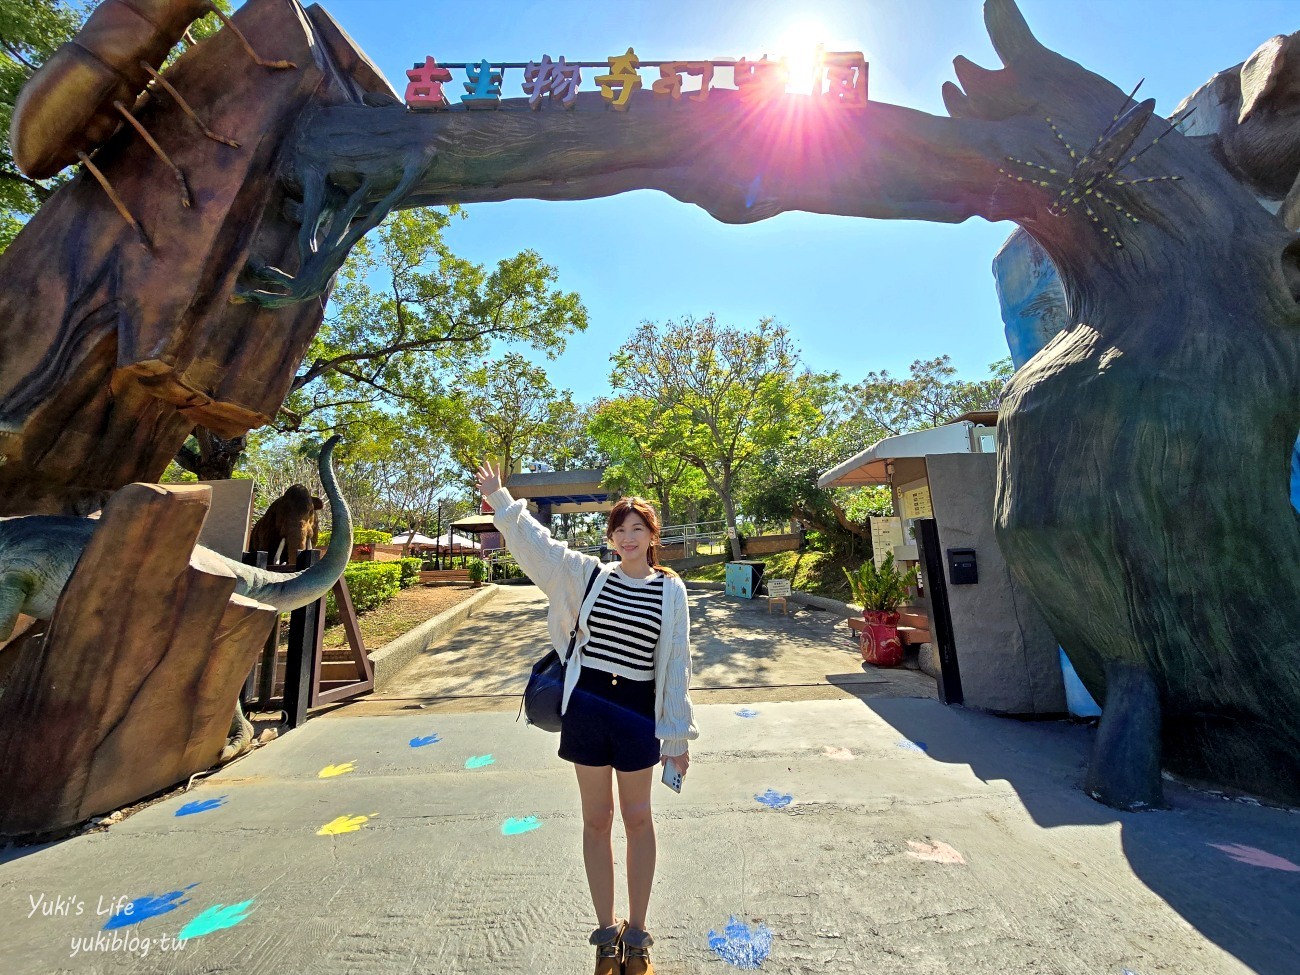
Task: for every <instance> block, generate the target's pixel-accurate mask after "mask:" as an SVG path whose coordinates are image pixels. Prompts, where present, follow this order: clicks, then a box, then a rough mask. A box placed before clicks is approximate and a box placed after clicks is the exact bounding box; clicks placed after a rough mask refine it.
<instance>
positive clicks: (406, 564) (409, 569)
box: [398, 558, 424, 589]
mask: <svg viewBox="0 0 1300 975" xmlns="http://www.w3.org/2000/svg"><path fill="white" fill-rule="evenodd" d="M398 565H400V566H401V567H402V578H401V586H402V588H403V589H406V588H409V587H410V586H413V585H415V584H416V583H417V582H419V581H420V567H421V566H423V565H424V560H423V559H415V558H411V559H402V560H401V561H400V562H398Z"/></svg>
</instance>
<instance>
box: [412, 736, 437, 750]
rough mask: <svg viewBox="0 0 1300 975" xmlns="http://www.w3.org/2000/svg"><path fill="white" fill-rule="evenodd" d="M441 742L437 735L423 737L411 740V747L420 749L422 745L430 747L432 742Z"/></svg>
mask: <svg viewBox="0 0 1300 975" xmlns="http://www.w3.org/2000/svg"><path fill="white" fill-rule="evenodd" d="M439 741H442V739H441V738H439V737H438V736H437V735H425V736H424V737H423V738H412V739H411V747H412V748H420V747H421V746H423V745H432V744H433V743H434V742H439Z"/></svg>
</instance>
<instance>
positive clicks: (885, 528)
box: [871, 515, 905, 569]
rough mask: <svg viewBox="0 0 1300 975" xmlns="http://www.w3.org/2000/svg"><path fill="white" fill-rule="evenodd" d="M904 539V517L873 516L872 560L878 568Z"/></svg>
mask: <svg viewBox="0 0 1300 975" xmlns="http://www.w3.org/2000/svg"><path fill="white" fill-rule="evenodd" d="M904 541H905V539H904V537H903V519H902V518H895V517H893V516H889V517H882V516H879V515H872V516H871V553H872V554H871V560H872V561H873V562H875V563H876V568H877V569H878V568H880V566H881V564H882V563H883V562H884V561H885V556H887V555H889V554H890V553H891V552H893V551H894V547H895V546H896V545H902V544H903V543H904Z"/></svg>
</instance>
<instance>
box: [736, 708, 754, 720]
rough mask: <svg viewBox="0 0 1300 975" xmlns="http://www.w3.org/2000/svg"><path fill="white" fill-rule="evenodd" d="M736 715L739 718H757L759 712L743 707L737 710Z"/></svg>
mask: <svg viewBox="0 0 1300 975" xmlns="http://www.w3.org/2000/svg"><path fill="white" fill-rule="evenodd" d="M736 717H738V718H757V717H758V712H757V711H751V710H750V709H749V708H741V709H740V710H739V711H737V712H736Z"/></svg>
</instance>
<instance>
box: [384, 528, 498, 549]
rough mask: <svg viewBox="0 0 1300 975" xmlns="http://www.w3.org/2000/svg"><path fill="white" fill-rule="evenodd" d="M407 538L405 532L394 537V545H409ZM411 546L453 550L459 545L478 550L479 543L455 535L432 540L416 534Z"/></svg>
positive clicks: (441, 536)
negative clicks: (430, 546)
mask: <svg viewBox="0 0 1300 975" xmlns="http://www.w3.org/2000/svg"><path fill="white" fill-rule="evenodd" d="M406 536H407V533H406V532H403V533H402V534H400V535H394V536H393V544H394V545H405V544H407V537H406ZM410 544H412V545H433V546H441V547H442V548H452V547H454V546H457V545H459V546H460V547H461V548H478V542H476V541H474V540H473V539H472V538H457V537H456V536H455V535H451V534H442V535H439V536H438V537H437V538H430V537H429V536H428V535H421V534H420V533H419V532H416V533H415V534H414V535H413V536H412V537H411V539H410Z"/></svg>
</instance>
